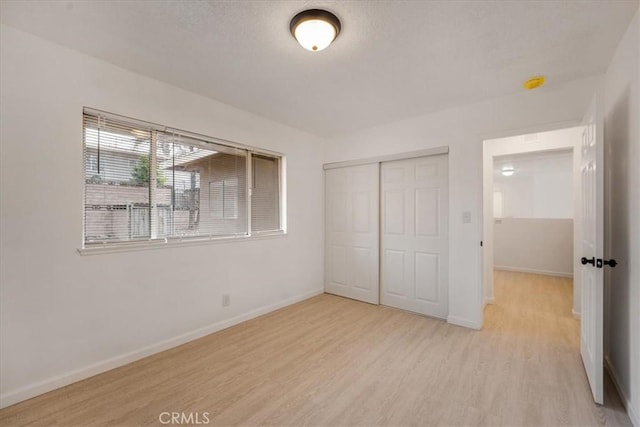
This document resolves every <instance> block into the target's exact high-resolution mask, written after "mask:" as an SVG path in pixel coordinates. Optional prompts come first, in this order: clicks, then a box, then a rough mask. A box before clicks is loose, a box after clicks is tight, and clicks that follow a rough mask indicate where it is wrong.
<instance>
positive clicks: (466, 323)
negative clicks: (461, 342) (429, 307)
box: [447, 316, 482, 330]
mask: <svg viewBox="0 0 640 427" xmlns="http://www.w3.org/2000/svg"><path fill="white" fill-rule="evenodd" d="M447 323H451V324H452V325H456V326H463V327H465V328H470V329H476V330H480V329H482V324H481V323H479V322H474V321H473V320H469V319H464V318H462V317H457V316H448V317H447Z"/></svg>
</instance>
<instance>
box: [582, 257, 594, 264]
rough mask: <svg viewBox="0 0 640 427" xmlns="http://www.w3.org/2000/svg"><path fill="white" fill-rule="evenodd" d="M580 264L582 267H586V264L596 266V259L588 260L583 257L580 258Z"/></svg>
mask: <svg viewBox="0 0 640 427" xmlns="http://www.w3.org/2000/svg"><path fill="white" fill-rule="evenodd" d="M580 262H581V263H582V265H587V264H591V265H593V266H595V265H596V259H595V257H591V258H590V259H587V258H585V257H582V259H581V260H580Z"/></svg>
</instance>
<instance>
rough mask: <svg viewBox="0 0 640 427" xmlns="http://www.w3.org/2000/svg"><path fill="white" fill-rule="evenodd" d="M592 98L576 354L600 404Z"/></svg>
mask: <svg viewBox="0 0 640 427" xmlns="http://www.w3.org/2000/svg"><path fill="white" fill-rule="evenodd" d="M599 111H600V110H599V109H598V105H597V102H596V99H595V98H594V100H593V101H592V102H591V105H590V107H589V110H588V111H587V114H586V115H585V118H584V125H585V126H584V131H583V134H582V146H581V162H580V173H581V181H582V182H581V185H582V254H580V255H579V256H581V261H582V274H581V276H582V314H581V327H580V354H581V355H582V361H583V363H584V368H585V370H586V372H587V377H588V378H589V385H590V386H591V392H592V393H593V399H594V400H595V401H596V403H603V398H604V392H603V372H602V369H603V355H602V351H603V350H602V346H603V338H602V336H603V331H602V329H603V320H602V317H603V310H604V277H603V276H604V275H603V271H602V270H603V267H604V265H603V261H602V257H603V255H604V254H603V250H604V236H603V216H604V201H603V199H604V194H603V188H604V186H603V183H604V170H603V165H604V161H603V136H602V135H603V133H602V115H601V114H600V113H599Z"/></svg>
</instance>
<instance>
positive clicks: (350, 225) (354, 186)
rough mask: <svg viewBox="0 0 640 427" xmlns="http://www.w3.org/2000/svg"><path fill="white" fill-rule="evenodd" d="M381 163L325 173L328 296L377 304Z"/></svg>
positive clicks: (326, 282) (326, 284) (326, 281)
mask: <svg viewBox="0 0 640 427" xmlns="http://www.w3.org/2000/svg"><path fill="white" fill-rule="evenodd" d="M379 170H380V167H379V165H378V163H374V164H369V165H361V166H350V167H344V168H337V169H328V170H326V171H325V196H326V197H325V223H326V224H325V226H326V232H325V233H326V234H325V291H326V292H328V293H331V294H336V295H340V296H343V297H347V298H353V299H357V300H360V301H365V302H369V303H372V304H378V302H379V297H378V296H379V281H378V258H379V250H378V244H379V225H378V224H379V223H378V220H379V214H378V211H379V191H380V190H379V181H380V179H379Z"/></svg>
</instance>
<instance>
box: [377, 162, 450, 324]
mask: <svg viewBox="0 0 640 427" xmlns="http://www.w3.org/2000/svg"><path fill="white" fill-rule="evenodd" d="M381 173H382V175H381V178H382V179H381V194H382V209H381V210H382V212H381V223H382V231H381V234H382V235H381V251H382V254H381V255H382V257H381V270H380V274H381V293H380V302H381V303H382V304H384V305H388V306H391V307H397V308H401V309H404V310H409V311H413V312H416V313H421V314H425V315H428V316H433V317H439V318H443V319H444V318H446V317H447V314H448V306H449V302H448V282H449V236H448V232H449V224H448V207H449V182H448V156H447V155H439V156H430V157H420V158H416V159H407V160H398V161H393V162H385V163H382V167H381Z"/></svg>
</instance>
